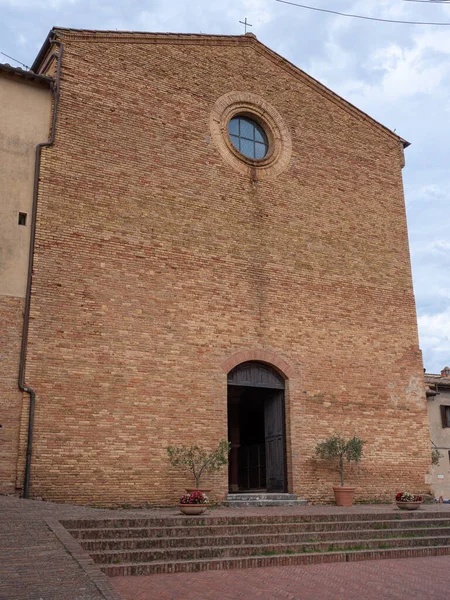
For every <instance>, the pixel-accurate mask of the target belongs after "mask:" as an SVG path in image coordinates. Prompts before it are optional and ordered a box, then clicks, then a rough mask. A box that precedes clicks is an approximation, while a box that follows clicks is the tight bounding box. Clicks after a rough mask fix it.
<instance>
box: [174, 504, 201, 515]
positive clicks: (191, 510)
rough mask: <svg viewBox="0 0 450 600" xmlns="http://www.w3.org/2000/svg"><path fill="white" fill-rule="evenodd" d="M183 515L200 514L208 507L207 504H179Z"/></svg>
mask: <svg viewBox="0 0 450 600" xmlns="http://www.w3.org/2000/svg"><path fill="white" fill-rule="evenodd" d="M178 506H179V507H180V510H181V512H182V513H183V514H184V515H201V514H203V513H204V512H205V510H207V509H208V505H207V504H179V505H178Z"/></svg>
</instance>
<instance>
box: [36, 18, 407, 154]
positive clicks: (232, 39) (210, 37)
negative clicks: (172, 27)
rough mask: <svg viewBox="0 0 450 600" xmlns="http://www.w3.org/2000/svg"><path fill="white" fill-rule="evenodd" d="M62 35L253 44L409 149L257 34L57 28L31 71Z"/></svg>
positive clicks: (386, 129)
mask: <svg viewBox="0 0 450 600" xmlns="http://www.w3.org/2000/svg"><path fill="white" fill-rule="evenodd" d="M59 33H60V34H62V37H63V38H64V37H65V36H67V35H69V36H70V34H73V36H74V37H76V36H80V37H84V38H85V39H86V40H87V39H89V38H94V37H96V36H98V37H103V38H106V37H110V38H113V39H116V40H117V39H118V38H125V37H126V36H129V37H132V38H137V39H140V40H143V39H145V38H147V40H149V41H150V39H153V40H158V41H161V43H162V42H163V41H164V40H167V41H168V42H174V41H176V40H178V42H179V43H181V42H183V41H184V42H189V43H196V42H197V40H202V41H204V42H205V41H211V42H214V41H219V40H223V42H225V43H229V44H233V43H240V44H251V45H253V46H254V48H255V49H257V51H259V52H264V54H266V55H268V56H269V57H270V58H271V59H272V60H273V61H274V62H276V63H277V64H279V65H280V66H282V67H284V68H285V69H286V70H288V71H289V72H291V73H293V74H294V75H297V76H299V75H300V76H301V77H302V78H303V79H304V80H305V81H306V83H307V84H309V85H310V86H312V87H313V88H314V89H316V90H318V91H319V92H321V93H322V94H323V95H324V96H325V97H327V98H328V99H329V100H331V101H332V102H335V103H337V104H339V105H340V106H341V107H342V108H344V109H345V110H347V111H348V112H349V113H350V114H352V115H353V116H356V117H359V118H362V119H363V120H364V121H365V122H367V123H368V124H370V125H372V126H374V127H375V128H376V129H378V130H379V131H381V132H383V133H384V134H386V135H389V136H390V137H391V138H393V139H395V140H397V141H398V142H399V143H400V144H402V145H403V147H404V148H407V147H408V146H409V145H410V143H409V142H407V141H406V140H405V139H404V138H402V137H400V136H399V135H397V134H396V133H394V132H393V131H392V130H391V129H389V127H386V125H383V124H382V123H380V122H379V121H377V120H376V119H375V118H373V117H371V116H370V115H369V114H367V113H366V112H364V111H363V110H362V109H360V108H358V107H357V106H355V105H354V104H352V103H351V102H350V101H349V100H346V99H345V98H343V97H342V96H340V95H339V94H337V93H336V92H333V91H332V90H331V89H330V88H328V87H327V86H326V85H325V84H323V83H321V82H320V81H318V80H317V79H315V78H314V77H312V76H311V75H309V74H308V73H306V71H304V70H303V69H301V68H300V67H297V65H295V64H294V63H292V62H291V61H289V60H288V59H287V58H285V57H284V56H282V55H281V54H278V53H277V52H275V51H274V50H272V49H271V48H269V47H268V46H266V45H265V44H264V43H263V42H261V41H260V40H258V38H257V37H256V35H255V34H254V33H251V32H248V33H246V34H244V35H242V34H241V35H227V34H205V33H169V32H168V33H162V32H148V31H127V30H120V31H117V30H110V29H105V30H102V29H76V28H68V27H56V26H55V27H53V28H52V29H51V31H50V33H49V35H48V37H47V39H46V41H45V42H44V44H43V46H42V48H41V50H40V52H39V53H38V55H37V57H36V59H35V61H34V62H33V65H32V66H31V69H32V70H35V68H37V66H38V65H39V63H40V59H41V57H42V56H43V55H44V54H45V51H46V50H47V49H48V47H49V45H50V43H51V41H52V40H54V39H55V37H56V36H58V34H59Z"/></svg>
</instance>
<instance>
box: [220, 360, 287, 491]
mask: <svg viewBox="0 0 450 600" xmlns="http://www.w3.org/2000/svg"><path fill="white" fill-rule="evenodd" d="M228 439H229V441H230V442H231V452H230V464H229V488H230V492H234V493H239V492H257V491H267V492H284V491H285V490H286V469H285V463H286V461H285V435H284V380H283V379H282V378H281V376H280V375H279V374H278V373H277V372H276V371H273V370H272V369H270V367H267V366H266V365H262V364H261V363H244V364H243V365H239V366H238V367H236V368H235V369H233V371H231V372H230V373H229V375H228Z"/></svg>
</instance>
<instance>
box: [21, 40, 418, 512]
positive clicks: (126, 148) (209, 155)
mask: <svg viewBox="0 0 450 600" xmlns="http://www.w3.org/2000/svg"><path fill="white" fill-rule="evenodd" d="M170 39H172V38H170ZM186 39H189V40H192V39H194V38H180V40H179V41H181V43H177V39H174V42H173V43H162V42H167V41H168V40H169V38H165V39H164V38H161V37H160V36H159V37H157V38H151V37H149V38H147V41H150V42H152V41H159V43H158V44H155V43H145V40H143V39H142V38H140V37H139V36H136V37H135V38H133V37H130V38H125V37H124V36H122V37H120V36H118V37H114V36H111V38H107V37H105V36H103V37H101V36H98V37H96V36H89V35H87V36H86V37H85V38H83V36H78V37H77V35H76V34H72V35H71V34H66V35H65V37H64V40H63V41H64V44H65V47H64V58H63V67H62V82H61V102H60V107H59V113H58V126H57V135H56V143H55V146H54V148H52V149H49V150H44V152H43V163H42V170H41V188H40V197H39V213H38V230H37V246H36V257H35V267H36V274H35V278H34V287H33V301H32V313H31V314H32V321H31V326H30V337H29V350H28V368H27V381H28V382H29V384H30V385H32V386H33V387H35V388H36V391H37V409H36V430H35V431H36V434H35V436H36V437H35V455H34V459H33V471H32V486H31V493H32V495H39V496H43V497H45V498H49V499H56V500H64V501H75V502H80V503H106V504H112V503H127V504H133V503H143V502H151V503H168V502H173V501H174V500H175V499H176V497H177V496H178V494H179V493H180V492H181V491H182V488H183V487H184V483H185V482H186V479H185V478H184V477H183V476H181V475H180V474H178V473H177V472H175V471H173V470H171V469H170V468H169V466H168V462H167V456H166V450H165V449H166V447H167V446H168V445H169V444H175V443H182V442H185V443H191V442H201V443H203V444H205V445H211V444H213V443H215V442H216V441H217V440H218V439H220V438H221V437H226V435H227V401H226V389H227V388H226V375H225V372H224V369H223V364H224V363H225V361H227V359H228V358H229V357H230V356H231V355H232V354H234V353H235V352H237V351H241V350H245V349H249V350H257V349H263V350H265V351H268V352H271V353H273V354H275V355H276V356H277V357H279V360H280V361H285V363H287V364H288V365H289V371H290V374H289V378H288V382H287V386H288V397H287V416H286V420H287V440H288V447H287V454H288V464H289V473H288V479H289V490H290V491H293V492H296V493H297V494H298V495H299V497H304V498H307V499H308V500H310V501H325V500H330V499H331V483H332V482H336V481H337V480H338V475H337V473H334V472H333V471H330V470H329V469H326V468H324V467H323V465H322V464H321V463H318V462H317V461H316V460H315V459H314V455H313V448H314V446H315V444H316V443H317V442H318V441H320V440H322V439H324V438H325V437H327V436H328V435H329V434H331V433H333V432H336V431H337V432H341V433H343V434H344V435H354V434H356V435H359V436H360V437H361V438H363V439H364V440H366V441H367V445H366V452H365V459H364V461H363V462H362V463H361V465H360V466H359V467H357V468H355V467H352V468H351V470H350V471H349V475H350V477H349V480H350V481H351V482H352V483H354V484H355V485H356V486H357V498H358V499H359V500H370V499H375V498H378V499H379V498H388V497H389V498H391V497H392V494H393V493H394V492H395V491H397V490H399V489H400V488H405V489H411V490H412V491H416V492H419V491H423V490H424V487H425V486H424V474H425V472H426V471H427V468H428V465H429V462H430V457H429V433H428V424H427V415H426V408H425V396H424V386H423V378H422V362H421V355H420V351H419V349H418V339H417V326H416V314H415V306H414V298H413V294H412V283H411V272H410V261H409V252H408V240H407V231H406V220H405V210H404V200H403V189H402V178H401V158H402V157H401V152H400V151H399V144H398V141H397V140H396V139H395V138H394V137H392V136H390V135H389V134H388V133H386V132H385V131H384V130H382V129H381V128H379V127H378V126H376V125H374V124H372V123H371V122H370V121H369V120H368V119H367V118H365V117H364V116H363V115H360V114H359V113H357V112H355V111H354V110H352V109H351V108H347V107H346V106H345V105H344V104H343V103H341V102H340V101H339V100H336V98H334V97H333V96H332V95H331V94H328V93H326V92H324V91H323V90H322V88H320V87H318V86H317V85H316V84H314V83H313V82H312V81H311V80H309V79H307V78H306V77H305V76H302V75H298V74H295V73H294V71H293V70H292V69H291V67H289V66H288V65H287V63H283V62H282V61H277V59H276V58H274V57H273V56H272V55H270V54H269V53H266V52H264V51H262V50H261V47H260V46H259V45H258V44H257V43H256V42H254V41H250V40H249V39H248V38H241V41H238V40H237V39H236V38H235V39H232V40H230V43H224V39H223V38H218V39H217V40H216V42H215V43H210V42H208V43H201V38H198V39H197V43H195V44H192V43H183V42H184V41H186ZM120 40H125V41H126V40H128V41H127V43H120ZM231 91H245V92H250V93H253V94H257V95H259V96H261V97H263V98H264V99H265V100H266V101H267V102H269V103H270V104H271V105H272V106H274V107H275V108H276V110H277V111H278V112H279V113H280V115H281V116H282V118H283V119H284V122H285V123H286V125H287V127H288V128H289V130H290V133H291V137H292V158H291V161H290V164H289V166H288V168H287V169H286V170H285V171H284V173H282V174H280V175H278V176H277V177H275V178H272V179H270V178H267V179H263V180H261V181H258V182H256V183H255V182H254V181H253V180H252V179H251V178H250V177H249V176H248V175H244V174H243V173H241V172H238V171H237V170H235V169H233V168H232V166H230V165H229V164H228V163H227V162H226V161H224V160H223V158H222V156H221V154H220V153H219V152H218V149H217V148H216V146H214V144H213V143H212V141H211V132H210V129H209V118H210V113H211V110H212V109H213V106H214V103H215V102H216V101H217V99H218V98H219V97H220V96H222V95H223V94H225V93H228V92H231ZM226 482H227V475H226V471H225V470H224V471H223V472H222V473H221V475H219V476H217V477H216V478H214V479H213V481H212V483H213V486H214V488H215V491H216V493H218V494H219V495H221V494H223V493H225V492H226V487H227V483H226Z"/></svg>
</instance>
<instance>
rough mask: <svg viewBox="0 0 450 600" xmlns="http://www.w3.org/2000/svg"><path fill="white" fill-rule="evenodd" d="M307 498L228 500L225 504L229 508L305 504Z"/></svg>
mask: <svg viewBox="0 0 450 600" xmlns="http://www.w3.org/2000/svg"><path fill="white" fill-rule="evenodd" d="M306 504H307V502H306V500H272V499H267V500H226V501H225V502H224V505H225V506H228V507H229V508H245V507H252V506H274V507H277V506H305V505H306Z"/></svg>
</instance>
